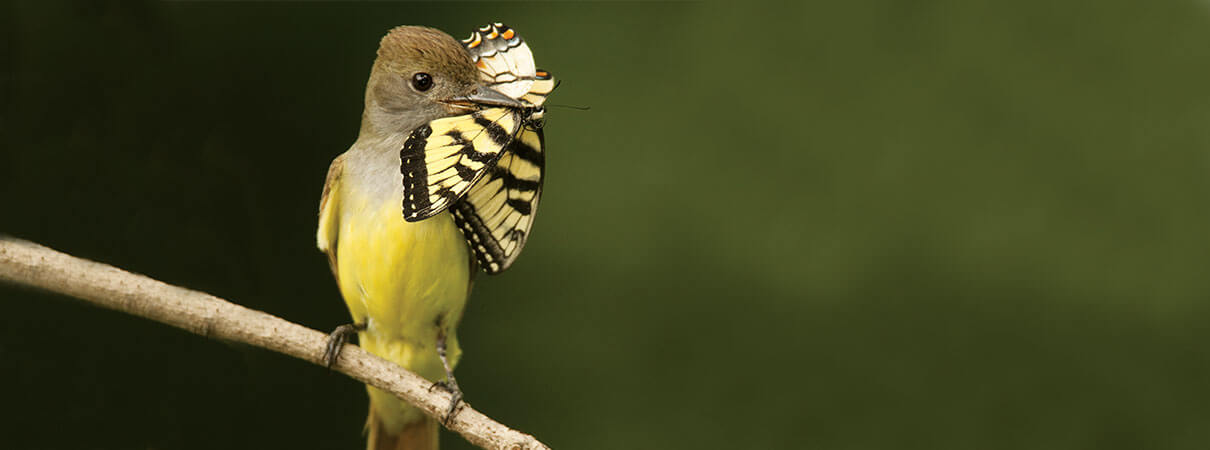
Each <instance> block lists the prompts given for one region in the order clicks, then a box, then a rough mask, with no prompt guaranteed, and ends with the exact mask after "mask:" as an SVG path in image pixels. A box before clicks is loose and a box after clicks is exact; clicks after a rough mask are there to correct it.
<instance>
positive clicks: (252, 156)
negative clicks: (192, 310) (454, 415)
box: [0, 0, 1210, 449]
mask: <svg viewBox="0 0 1210 450" xmlns="http://www.w3.org/2000/svg"><path fill="white" fill-rule="evenodd" d="M984 3H985V2H963V1H957V0H952V1H944V0H931V1H915V2H905V1H893V0H874V1H861V2H819V3H817V4H802V5H788V4H778V5H773V4H770V5H759V4H746V5H744V6H740V5H728V4H716V3H633V2H616V3H615V2H591V3H546V2H543V3H522V4H515V3H507V4H502V3H490V4H479V3H461V2H460V3H449V4H430V3H352V4H345V3H340V4H333V3H278V2H268V3H252V4H239V3H228V2H213V3H210V2H204V3H147V4H144V3H127V2H84V3H78V4H62V3H52V2H17V3H6V4H3V6H0V8H2V9H0V44H2V45H0V52H2V53H0V56H2V58H0V63H2V64H3V71H0V89H2V91H0V93H2V97H3V98H4V101H3V102H2V103H3V110H2V111H0V114H2V116H0V119H2V120H0V136H2V139H3V141H2V142H3V149H2V151H0V195H2V197H3V198H4V202H5V206H4V208H3V212H2V213H0V231H3V232H6V233H10V234H13V235H16V236H19V237H23V238H26V239H31V240H34V241H37V242H40V243H43V244H46V245H50V246H52V247H54V248H57V249H59V250H62V251H66V252H69V253H72V254H76V255H79V256H83V257H88V258H93V259H96V260H100V261H104V262H108V263H111V264H115V265H117V266H120V267H124V268H127V269H129V270H132V271H136V272H140V273H145V274H148V275H150V276H153V277H156V278H159V279H162V280H165V281H168V282H172V283H177V284H181V285H184V286H189V287H192V288H196V289H200V290H204V291H207V292H210V293H214V294H216V295H219V296H223V297H225V298H229V299H232V300H234V301H237V302H239V303H241V304H244V305H247V306H249V307H252V308H256V309H261V310H265V311H268V312H271V313H274V314H277V315H280V316H283V317H285V318H288V319H291V320H294V321H297V322H301V323H303V324H306V325H309V326H312V327H315V328H319V329H324V330H327V329H331V328H333V327H335V326H337V325H338V324H341V323H344V322H346V321H347V320H348V319H347V315H346V314H347V313H346V311H345V310H344V307H343V305H342V303H341V301H340V299H339V297H338V294H337V291H336V289H335V284H334V282H333V281H332V280H331V277H330V274H329V273H328V269H327V265H326V262H325V260H324V258H323V257H322V256H321V255H320V253H319V252H318V251H316V250H315V249H314V237H313V236H314V227H315V214H316V205H317V202H318V197H319V192H320V188H321V186H322V183H323V177H324V173H325V171H326V169H327V164H328V162H329V161H331V159H332V158H333V157H335V156H336V155H337V154H339V153H340V152H342V151H343V150H344V149H345V148H347V146H348V145H349V144H351V143H352V141H353V139H354V138H355V134H356V131H357V124H358V120H359V118H360V110H361V99H362V91H363V89H364V83H365V78H366V75H367V74H368V71H369V64H370V62H371V61H372V58H373V55H374V49H375V47H376V45H377V39H378V38H379V37H380V36H381V35H382V34H383V33H384V32H385V31H386V30H387V29H389V28H390V27H392V26H394V25H399V24H424V25H429V26H434V27H437V28H440V29H442V30H446V31H448V32H450V33H451V34H453V35H455V36H456V37H463V36H464V35H466V34H468V33H469V30H470V29H471V28H472V27H475V26H478V25H479V24H481V23H485V22H488V21H496V20H500V21H503V22H506V23H508V24H510V25H512V26H513V27H515V28H517V29H518V30H519V31H520V32H521V33H522V34H523V35H524V36H525V37H526V39H527V40H528V41H529V42H530V44H531V47H532V48H533V49H534V51H535V55H536V56H537V59H538V61H539V65H540V66H542V67H544V68H546V69H549V70H551V71H552V72H553V73H555V74H556V75H557V76H558V77H559V78H560V79H561V80H563V82H564V83H563V85H562V86H561V87H560V88H559V90H558V91H556V93H555V95H554V96H553V97H552V99H551V102H553V103H560V104H568V105H587V106H591V108H592V109H591V110H590V111H586V112H581V111H576V110H572V109H559V108H553V109H552V110H551V112H550V113H549V114H548V117H549V120H548V122H547V123H548V128H547V141H548V145H549V154H550V157H549V170H548V173H549V180H548V181H547V188H546V192H545V195H544V196H543V203H542V208H541V214H540V218H539V219H538V222H537V227H536V230H535V234H534V237H533V239H531V240H530V243H529V247H528V249H527V250H526V254H525V256H524V257H522V259H521V260H520V262H519V263H518V264H517V265H516V266H515V267H514V268H513V269H512V270H510V271H509V272H508V273H506V274H504V275H502V276H499V277H491V278H487V277H481V278H480V282H479V284H477V285H476V292H475V293H474V295H473V297H472V299H471V304H470V306H469V307H468V311H467V314H466V317H465V319H464V320H463V323H462V327H461V329H460V336H461V339H462V345H463V348H464V349H465V351H466V356H465V358H464V359H463V363H462V365H461V366H460V368H459V372H458V374H459V380H460V381H461V383H462V385H463V387H464V389H465V390H466V392H467V395H468V398H469V400H470V401H471V402H472V403H473V404H474V405H475V406H476V407H477V408H479V409H480V410H482V411H484V412H486V413H487V414H489V415H491V416H493V417H495V418H496V419H498V420H500V421H502V422H504V423H506V424H509V425H511V426H515V427H517V428H519V429H521V430H524V431H527V432H530V433H533V434H535V435H536V436H538V437H539V438H541V439H542V440H544V441H545V442H547V443H549V444H551V445H552V446H554V447H555V448H574V449H613V448H820V449H888V448H896V449H909V448H922V449H968V448H986V449H999V448H1005V449H1009V448H1029V449H1051V448H1054V449H1060V448H1061V449H1072V448H1097V449H1111V448H1164V449H1181V448H1204V446H1205V443H1206V442H1208V441H1210V427H1207V426H1206V424H1207V423H1208V422H1210V385H1208V384H1207V380H1208V379H1210V355H1207V351H1206V345H1205V344H1206V342H1208V339H1210V326H1208V325H1210V315H1208V314H1210V307H1208V305H1207V302H1206V301H1207V299H1208V296H1210V277H1207V276H1206V274H1205V273H1206V272H1207V270H1206V269H1207V267H1208V258H1210V238H1208V237H1207V230H1210V209H1208V208H1207V203H1206V197H1207V193H1208V191H1210V181H1208V180H1207V177H1206V176H1205V174H1206V171H1207V170H1208V169H1210V153H1208V149H1210V128H1208V127H1207V124H1210V102H1207V98H1210V84H1207V83H1206V80H1207V79H1210V47H1208V46H1207V45H1206V42H1208V41H1210V4H1207V3H1206V2H1204V1H1157V2H1149V3H1147V5H1146V6H1141V5H1139V4H1138V3H1137V2H1128V1H1106V2H1097V3H1088V4H1079V2H1047V1H1018V2H988V3H987V4H984ZM0 297H2V298H4V299H5V300H6V301H5V303H4V304H5V313H4V314H2V315H0V317H2V319H0V320H2V322H0V361H3V362H2V363H0V364H2V370H0V373H2V374H3V375H0V376H2V377H3V378H2V380H3V381H4V382H3V384H2V386H3V388H0V389H2V391H0V392H3V393H4V397H5V398H6V402H5V403H6V405H7V407H6V408H5V409H6V413H5V415H6V416H7V417H6V418H5V420H4V421H0V423H2V424H3V425H0V431H2V432H3V434H4V436H5V441H6V444H7V445H6V446H10V447H12V448H35V447H36V448H77V447H87V448H216V447H217V448H225V447H235V448H252V447H263V448H284V447H300V448H359V447H360V446H361V445H363V444H362V437H361V435H360V433H361V424H362V421H363V420H364V414H365V408H366V400H365V397H364V393H363V391H362V387H361V386H360V385H358V384H356V383H355V382H353V381H351V380H349V379H347V378H345V377H343V376H339V375H334V374H329V373H327V372H325V371H324V370H323V369H321V368H318V367H315V366H311V365H308V364H306V363H303V362H300V361H295V360H291V359H289V358H286V357H282V356H278V355H275V354H270V353H268V352H264V351H260V350H256V349H249V348H245V347H241V346H234V345H220V344H216V343H215V342H212V341H208V340H205V339H203V338H200V337H195V336H192V335H187V334H185V333H182V332H179V331H177V330H174V329H170V328H167V327H164V326H160V325H156V324H152V323H148V322H146V321H143V320H139V319H134V318H130V317H126V316H123V315H120V314H116V313H112V312H107V311H101V310H97V309H94V308H90V307H87V306H84V305H82V304H80V303H77V302H73V301H70V300H65V299H62V298H59V297H54V296H49V295H45V294H40V293H34V292H29V291H24V290H17V289H13V288H10V287H2V288H0ZM445 444H446V448H452V449H463V448H468V447H469V446H468V445H467V444H466V443H465V442H463V441H461V439H459V438H457V437H455V436H452V435H448V436H446V440H445Z"/></svg>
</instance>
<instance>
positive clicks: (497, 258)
mask: <svg viewBox="0 0 1210 450" xmlns="http://www.w3.org/2000/svg"><path fill="white" fill-rule="evenodd" d="M544 145H545V144H544V140H543V136H542V130H541V129H529V128H526V129H524V130H523V131H522V132H521V135H520V136H518V138H517V139H516V140H514V141H513V142H512V144H511V145H509V147H508V150H507V151H506V152H505V153H504V155H503V156H502V157H501V158H500V160H499V161H498V162H497V163H496V165H495V166H492V167H491V168H489V169H488V171H487V174H486V175H485V176H484V177H483V179H481V180H479V182H478V183H476V184H475V185H474V186H473V187H471V190H470V192H469V193H467V194H466V197H464V198H463V199H462V200H461V201H459V202H458V203H457V204H455V205H454V208H453V212H454V221H455V222H456V223H457V224H458V228H459V229H461V230H462V234H463V235H465V236H466V240H467V242H468V243H470V245H471V250H472V251H473V252H474V253H475V258H476V259H478V260H479V267H482V268H483V270H484V271H485V272H487V273H489V274H497V273H500V272H503V271H504V270H505V269H508V268H509V266H511V265H512V264H513V261H515V260H516V259H517V256H518V255H520V254H521V249H522V248H523V247H525V241H526V239H527V238H528V237H529V230H530V228H531V227H532V226H533V223H534V216H535V214H537V212H538V199H539V198H540V197H541V196H542V175H543V173H544V172H545V167H546V164H545V157H544V155H543V150H544Z"/></svg>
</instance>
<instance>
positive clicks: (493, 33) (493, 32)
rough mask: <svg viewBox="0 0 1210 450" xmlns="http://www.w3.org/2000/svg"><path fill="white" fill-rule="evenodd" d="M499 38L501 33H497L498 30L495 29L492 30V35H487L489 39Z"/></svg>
mask: <svg viewBox="0 0 1210 450" xmlns="http://www.w3.org/2000/svg"><path fill="white" fill-rule="evenodd" d="M499 36H500V33H497V32H496V29H494V28H493V29H492V34H489V35H487V38H488V39H495V38H497V37H499Z"/></svg>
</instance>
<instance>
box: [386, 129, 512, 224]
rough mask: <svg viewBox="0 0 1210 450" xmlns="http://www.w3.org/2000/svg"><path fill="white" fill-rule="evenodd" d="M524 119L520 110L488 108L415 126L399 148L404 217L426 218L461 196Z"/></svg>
mask: <svg viewBox="0 0 1210 450" xmlns="http://www.w3.org/2000/svg"><path fill="white" fill-rule="evenodd" d="M523 120H524V118H523V117H522V112H520V111H516V110H511V109H508V108H488V109H484V110H482V111H476V112H474V113H471V114H465V115H461V116H454V117H447V118H444V119H438V120H435V121H432V122H429V123H428V124H426V125H423V126H421V127H420V128H417V129H416V130H414V131H412V133H411V135H409V136H408V139H407V140H406V141H405V142H404V144H403V149H402V150H400V152H399V157H400V160H401V164H400V172H401V173H402V174H403V218H404V219H405V220H407V221H409V222H416V221H420V220H424V219H427V218H429V217H432V216H434V215H436V214H437V213H440V212H441V211H444V210H445V209H446V208H447V207H449V206H450V205H451V204H452V203H453V202H455V201H457V200H458V199H459V198H461V197H462V195H463V194H465V193H466V192H467V190H469V189H470V188H471V186H473V185H474V184H475V182H476V181H478V180H479V179H480V178H482V177H483V175H484V174H485V173H486V172H487V169H489V168H491V167H493V166H494V165H495V164H496V161H498V160H499V159H500V156H501V155H502V153H503V151H504V149H505V148H507V147H508V146H509V144H511V143H512V142H513V140H514V136H516V135H517V133H518V132H519V131H520V130H521V127H522V126H523V125H524V124H523Z"/></svg>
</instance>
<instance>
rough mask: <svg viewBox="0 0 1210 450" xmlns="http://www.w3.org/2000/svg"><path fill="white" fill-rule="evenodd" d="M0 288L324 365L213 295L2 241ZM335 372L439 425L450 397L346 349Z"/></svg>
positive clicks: (469, 413)
mask: <svg viewBox="0 0 1210 450" xmlns="http://www.w3.org/2000/svg"><path fill="white" fill-rule="evenodd" d="M0 280H7V281H10V282H13V283H16V284H21V285H25V286H31V287H36V288H41V289H46V290H48V291H52V292H57V293H60V294H65V295H70V296H72V297H76V298H79V299H82V300H86V301H89V302H91V303H94V304H97V305H100V306H102V307H105V308H110V309H115V310H118V311H122V312H125V313H129V314H133V315H136V316H140V317H145V318H148V319H151V320H155V321H157V322H163V323H166V324H168V325H172V326H174V327H177V328H181V329H184V330H187V331H190V332H193V333H197V334H200V335H202V336H206V337H212V338H217V339H224V340H230V341H237V342H243V343H246V344H251V345H255V346H258V347H263V348H267V349H269V350H273V351H276V352H279V353H284V354H287V355H290V356H293V357H295V358H300V359H303V360H306V361H310V362H311V363H314V364H321V365H322V364H323V362H322V358H323V353H324V344H325V339H326V338H327V335H326V334H324V333H320V332H319V331H315V330H312V329H310V328H307V327H304V326H302V325H298V324H294V323H291V322H288V321H286V320H283V319H281V318H278V317H276V316H273V315H270V314H266V313H263V312H260V311H256V310H252V309H248V308H245V307H243V306H240V305H237V304H234V303H231V302H228V301H226V300H223V299H220V298H218V297H215V296H213V295H209V294H206V293H203V292H198V291H193V290H189V289H185V288H181V287H177V286H173V285H170V284H167V283H164V282H161V281H157V280H154V279H151V278H148V277H145V276H142V275H137V274H133V273H130V272H127V271H124V270H122V269H118V268H116V267H113V266H109V265H106V264H101V263H96V262H92V261H88V260H85V259H80V258H76V257H74V256H71V255H67V254H64V253H60V252H57V251H54V250H51V249H49V248H46V247H43V246H40V245H37V244H34V243H32V242H27V241H22V240H17V239H12V238H8V237H4V236H0ZM332 369H333V370H337V371H339V372H342V373H344V374H345V375H348V376H350V377H352V378H353V379H356V380H358V381H361V382H363V383H366V384H369V385H371V386H374V387H376V388H379V389H382V390H385V391H388V392H391V393H394V394H395V395H396V396H398V397H399V398H401V399H403V400H404V401H407V402H408V403H411V404H412V405H415V406H416V407H417V408H420V409H421V410H422V411H424V413H425V414H428V415H429V416H431V417H434V418H437V419H438V420H439V421H440V420H441V417H442V415H443V414H445V412H446V407H448V406H449V402H450V394H449V393H448V392H446V391H444V390H441V389H432V390H430V389H429V388H430V387H431V386H432V383H430V382H429V381H428V380H425V379H424V378H421V377H420V376H419V375H416V374H414V373H412V372H409V371H407V370H405V369H403V368H402V367H399V366H398V365H396V364H394V363H392V362H389V361H387V360H384V359H382V358H379V357H377V356H374V355H371V354H369V353H367V352H366V351H364V350H362V349H361V348H359V347H357V346H353V345H346V346H345V347H344V349H343V350H342V351H341V354H340V359H339V360H338V361H337V362H336V364H335V365H333V366H332ZM447 427H448V428H449V429H450V430H452V431H454V432H457V433H458V434H461V435H462V436H463V437H464V438H466V440H467V441H470V442H471V443H472V444H475V445H477V446H479V447H482V448H486V449H508V450H523V449H547V448H548V447H546V446H545V445H543V444H542V443H541V442H538V440H537V439H534V437H533V436H530V435H528V434H525V433H522V432H519V431H516V430H513V429H511V428H508V427H506V426H504V425H502V424H500V423H499V422H496V421H494V420H492V419H491V418H490V417H487V416H485V415H483V414H482V413H480V412H478V411H475V410H474V409H471V408H470V406H469V405H465V406H464V407H462V408H460V409H459V411H458V413H457V414H455V416H454V417H452V418H450V421H449V423H448V424H447Z"/></svg>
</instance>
